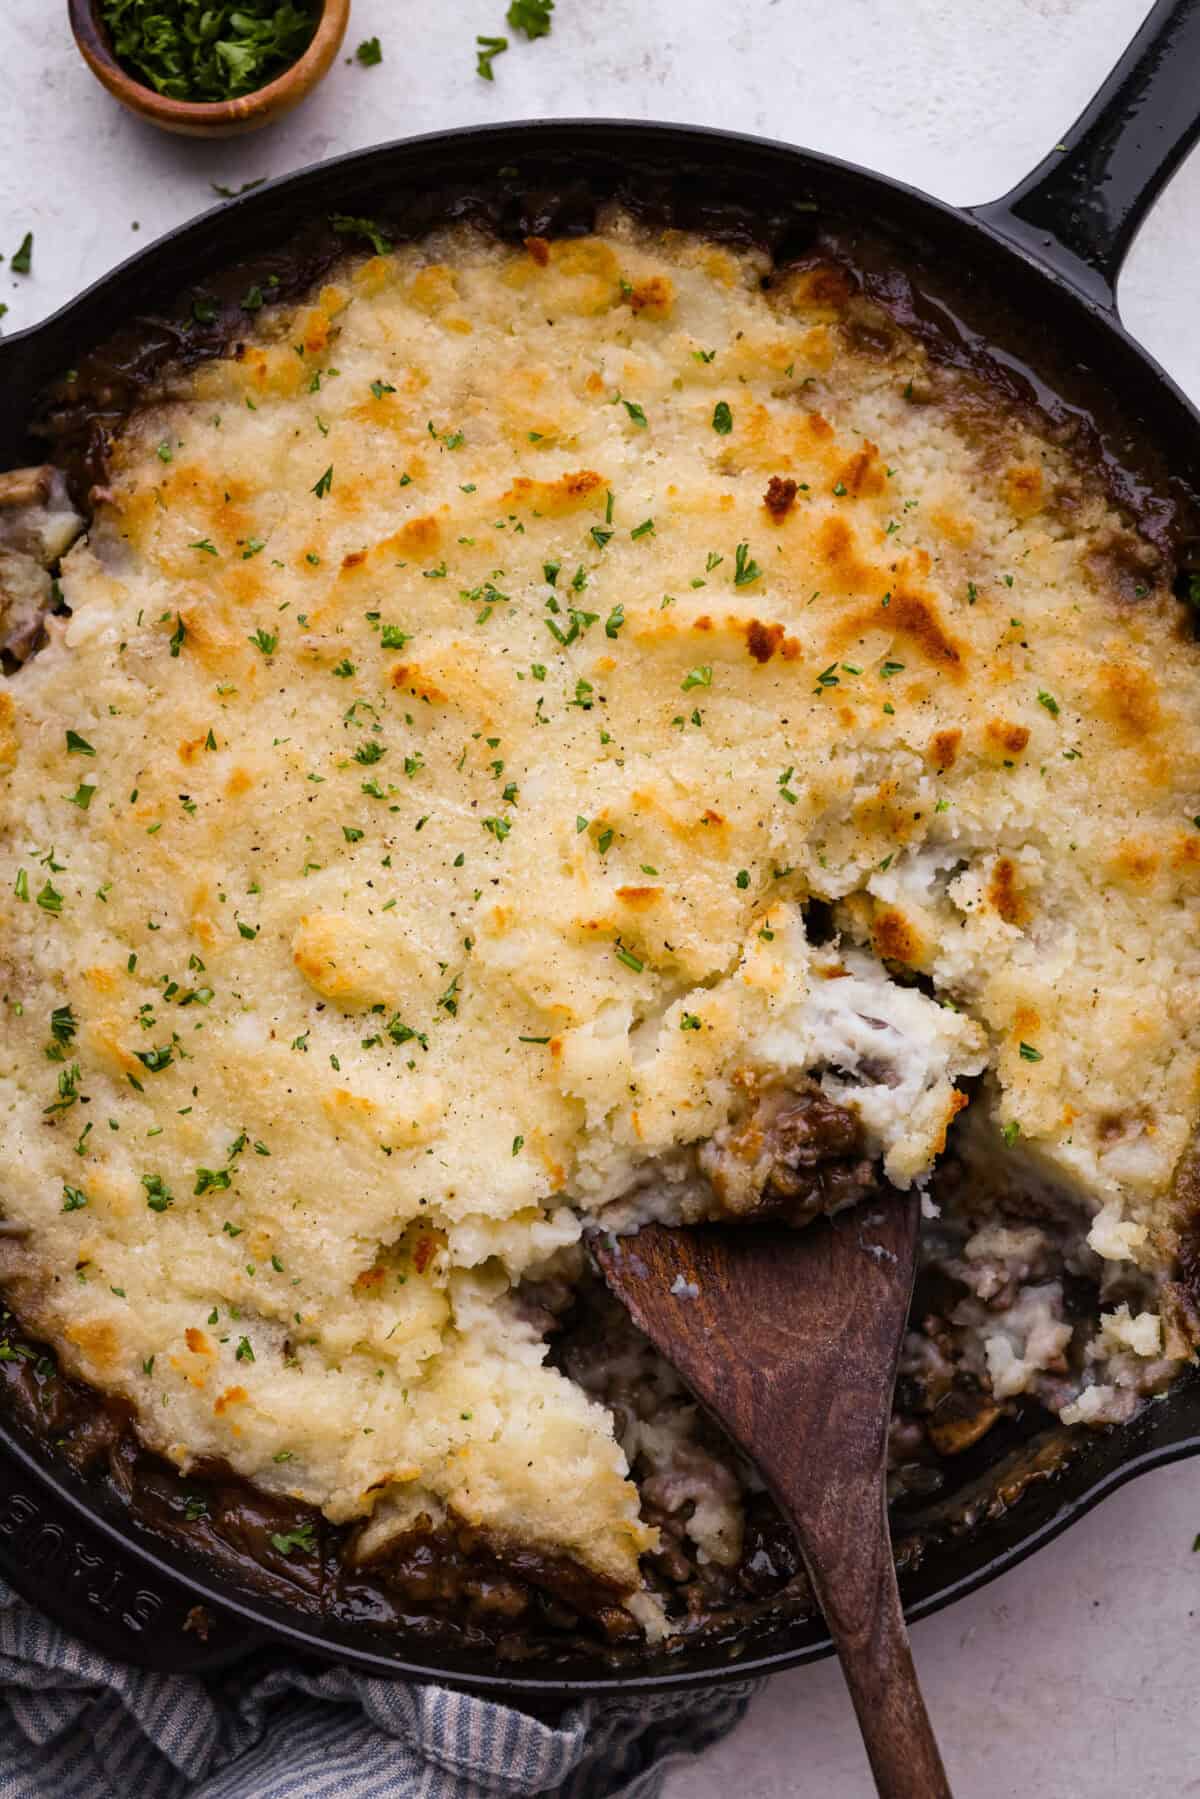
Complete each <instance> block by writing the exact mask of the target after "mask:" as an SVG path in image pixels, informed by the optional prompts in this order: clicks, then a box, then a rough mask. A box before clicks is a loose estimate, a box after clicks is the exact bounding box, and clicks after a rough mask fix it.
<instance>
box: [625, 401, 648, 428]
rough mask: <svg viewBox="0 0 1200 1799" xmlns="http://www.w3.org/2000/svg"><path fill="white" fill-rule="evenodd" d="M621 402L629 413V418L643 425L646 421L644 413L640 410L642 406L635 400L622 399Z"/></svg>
mask: <svg viewBox="0 0 1200 1799" xmlns="http://www.w3.org/2000/svg"><path fill="white" fill-rule="evenodd" d="M621 404H622V406H623V407H624V408H625V410H626V412H627V413H628V414H629V416H630V418H631V419H632V420H633V422H634V424H635V425H641V426H643V427H645V425H646V422H647V421H646V414H645V413H644V412H643V411H642V408H641V407H640V406H639V405H638V403H637V401H636V400H622V401H621Z"/></svg>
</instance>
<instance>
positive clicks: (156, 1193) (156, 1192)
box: [142, 1174, 175, 1212]
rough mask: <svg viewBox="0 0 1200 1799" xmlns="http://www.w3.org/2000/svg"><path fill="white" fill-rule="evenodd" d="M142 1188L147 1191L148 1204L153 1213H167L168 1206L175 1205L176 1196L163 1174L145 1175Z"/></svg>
mask: <svg viewBox="0 0 1200 1799" xmlns="http://www.w3.org/2000/svg"><path fill="white" fill-rule="evenodd" d="M142 1186H143V1187H144V1188H145V1189H146V1204H147V1205H148V1206H149V1208H150V1210H151V1211H152V1212H165V1211H166V1209H167V1207H168V1206H173V1205H174V1204H175V1195H174V1194H173V1193H172V1192H171V1190H170V1188H169V1187H168V1186H167V1184H166V1182H165V1181H164V1180H163V1177H162V1175H161V1174H144V1175H143V1176H142Z"/></svg>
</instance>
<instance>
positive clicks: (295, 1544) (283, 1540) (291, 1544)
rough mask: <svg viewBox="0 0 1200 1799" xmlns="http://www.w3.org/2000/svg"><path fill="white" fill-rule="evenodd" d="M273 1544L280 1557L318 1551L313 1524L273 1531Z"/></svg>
mask: <svg viewBox="0 0 1200 1799" xmlns="http://www.w3.org/2000/svg"><path fill="white" fill-rule="evenodd" d="M245 1341H246V1339H245V1338H244V1337H243V1338H242V1342H243V1343H244V1342H245ZM271 1544H272V1547H273V1548H275V1549H277V1550H278V1551H279V1553H280V1555H290V1554H291V1553H292V1550H293V1549H302V1550H303V1551H304V1553H305V1554H306V1555H315V1554H316V1549H317V1539H316V1534H315V1528H314V1526H313V1525H311V1524H298V1525H297V1526H296V1528H295V1530H289V1531H286V1532H280V1531H277V1530H276V1531H272V1533H271Z"/></svg>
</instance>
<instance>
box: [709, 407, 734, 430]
mask: <svg viewBox="0 0 1200 1799" xmlns="http://www.w3.org/2000/svg"><path fill="white" fill-rule="evenodd" d="M712 428H713V430H714V431H715V432H716V433H717V436H718V437H728V436H729V433H730V432H731V431H732V430H733V414H732V412H730V410H729V403H728V401H726V400H718V401H717V403H716V405H715V406H714V407H713V415H712Z"/></svg>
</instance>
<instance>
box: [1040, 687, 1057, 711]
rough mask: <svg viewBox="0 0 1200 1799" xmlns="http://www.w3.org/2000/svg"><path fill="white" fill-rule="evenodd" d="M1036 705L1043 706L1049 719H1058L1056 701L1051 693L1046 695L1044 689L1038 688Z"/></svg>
mask: <svg viewBox="0 0 1200 1799" xmlns="http://www.w3.org/2000/svg"><path fill="white" fill-rule="evenodd" d="M1038 705H1039V706H1044V707H1045V708H1046V710H1047V712H1048V713H1049V714H1050V716H1051V718H1057V717H1058V701H1057V700H1056V699H1055V697H1054V695H1053V694H1052V693H1046V692H1045V690H1044V689H1042V688H1039V689H1038Z"/></svg>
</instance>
